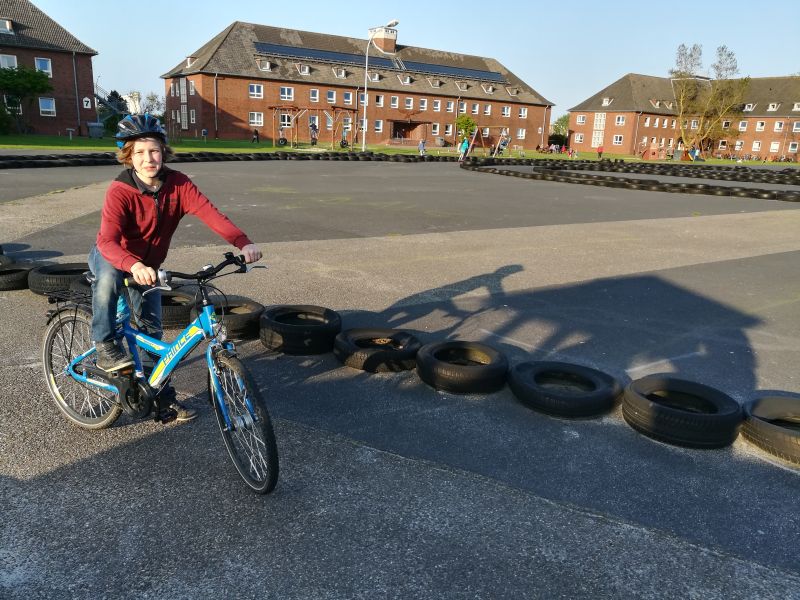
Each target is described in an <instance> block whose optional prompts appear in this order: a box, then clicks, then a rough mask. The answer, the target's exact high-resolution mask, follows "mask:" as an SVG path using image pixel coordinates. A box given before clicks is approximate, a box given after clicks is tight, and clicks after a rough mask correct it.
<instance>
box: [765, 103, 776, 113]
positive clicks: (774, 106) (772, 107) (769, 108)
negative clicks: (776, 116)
mask: <svg viewBox="0 0 800 600" xmlns="http://www.w3.org/2000/svg"><path fill="white" fill-rule="evenodd" d="M767 110H768V111H770V112H774V111H776V110H778V103H777V102H770V103H769V105H768V106H767Z"/></svg>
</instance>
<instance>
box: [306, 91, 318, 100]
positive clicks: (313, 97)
mask: <svg viewBox="0 0 800 600" xmlns="http://www.w3.org/2000/svg"><path fill="white" fill-rule="evenodd" d="M308 100H309V102H319V88H311V89H310V90H308Z"/></svg>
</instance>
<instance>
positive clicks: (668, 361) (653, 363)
mask: <svg viewBox="0 0 800 600" xmlns="http://www.w3.org/2000/svg"><path fill="white" fill-rule="evenodd" d="M703 355H705V352H689V353H688V354H681V355H679V356H671V357H669V358H662V359H660V360H656V361H653V362H651V363H647V364H646V365H639V366H636V367H631V368H630V369H626V370H625V372H626V373H635V372H636V371H643V370H644V369H649V368H650V367H654V366H656V365H661V364H664V363H666V364H669V363H671V362H673V361H676V360H682V359H684V358H691V357H693V356H703Z"/></svg>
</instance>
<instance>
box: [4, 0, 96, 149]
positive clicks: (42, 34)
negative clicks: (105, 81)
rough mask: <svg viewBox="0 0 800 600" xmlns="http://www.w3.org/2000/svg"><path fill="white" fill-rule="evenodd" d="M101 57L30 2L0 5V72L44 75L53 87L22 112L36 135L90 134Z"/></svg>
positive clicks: (8, 0)
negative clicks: (96, 62)
mask: <svg viewBox="0 0 800 600" xmlns="http://www.w3.org/2000/svg"><path fill="white" fill-rule="evenodd" d="M96 54H97V52H95V51H94V50H92V49H91V48H89V46H87V45H86V44H83V43H82V42H81V41H80V40H78V39H77V38H76V37H75V36H73V35H72V34H71V33H69V32H68V31H67V30H66V29H64V28H63V27H61V26H60V25H59V24H58V23H56V22H55V21H53V19H51V18H50V17H48V16H47V15H46V14H44V13H43V12H42V11H41V10H39V9H38V8H36V7H35V6H34V5H33V4H32V3H31V2H29V1H28V0H0V68H13V67H20V66H26V67H29V68H31V69H38V70H40V71H44V72H45V73H47V74H48V76H49V77H50V83H51V85H52V86H53V90H52V91H50V92H47V93H46V94H41V95H40V96H37V97H36V98H34V99H33V100H32V101H31V102H27V103H23V106H22V107H21V109H22V115H23V119H24V121H25V123H26V124H27V125H28V126H29V128H30V131H31V132H32V133H43V134H51V135H66V134H67V130H68V129H73V130H74V131H75V133H76V134H78V135H86V134H87V133H88V131H87V127H86V123H87V122H89V121H92V120H93V119H94V117H95V111H94V108H93V107H94V83H93V82H94V75H93V74H92V56H94V55H96ZM3 101H6V99H5V98H3Z"/></svg>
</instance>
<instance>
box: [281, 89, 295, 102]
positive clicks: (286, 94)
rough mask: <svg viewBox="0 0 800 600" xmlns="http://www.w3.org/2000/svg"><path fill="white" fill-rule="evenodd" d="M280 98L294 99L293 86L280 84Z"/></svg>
mask: <svg viewBox="0 0 800 600" xmlns="http://www.w3.org/2000/svg"><path fill="white" fill-rule="evenodd" d="M280 94H281V95H280V98H281V100H289V101H291V100H294V88H293V87H289V86H281V88H280Z"/></svg>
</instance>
